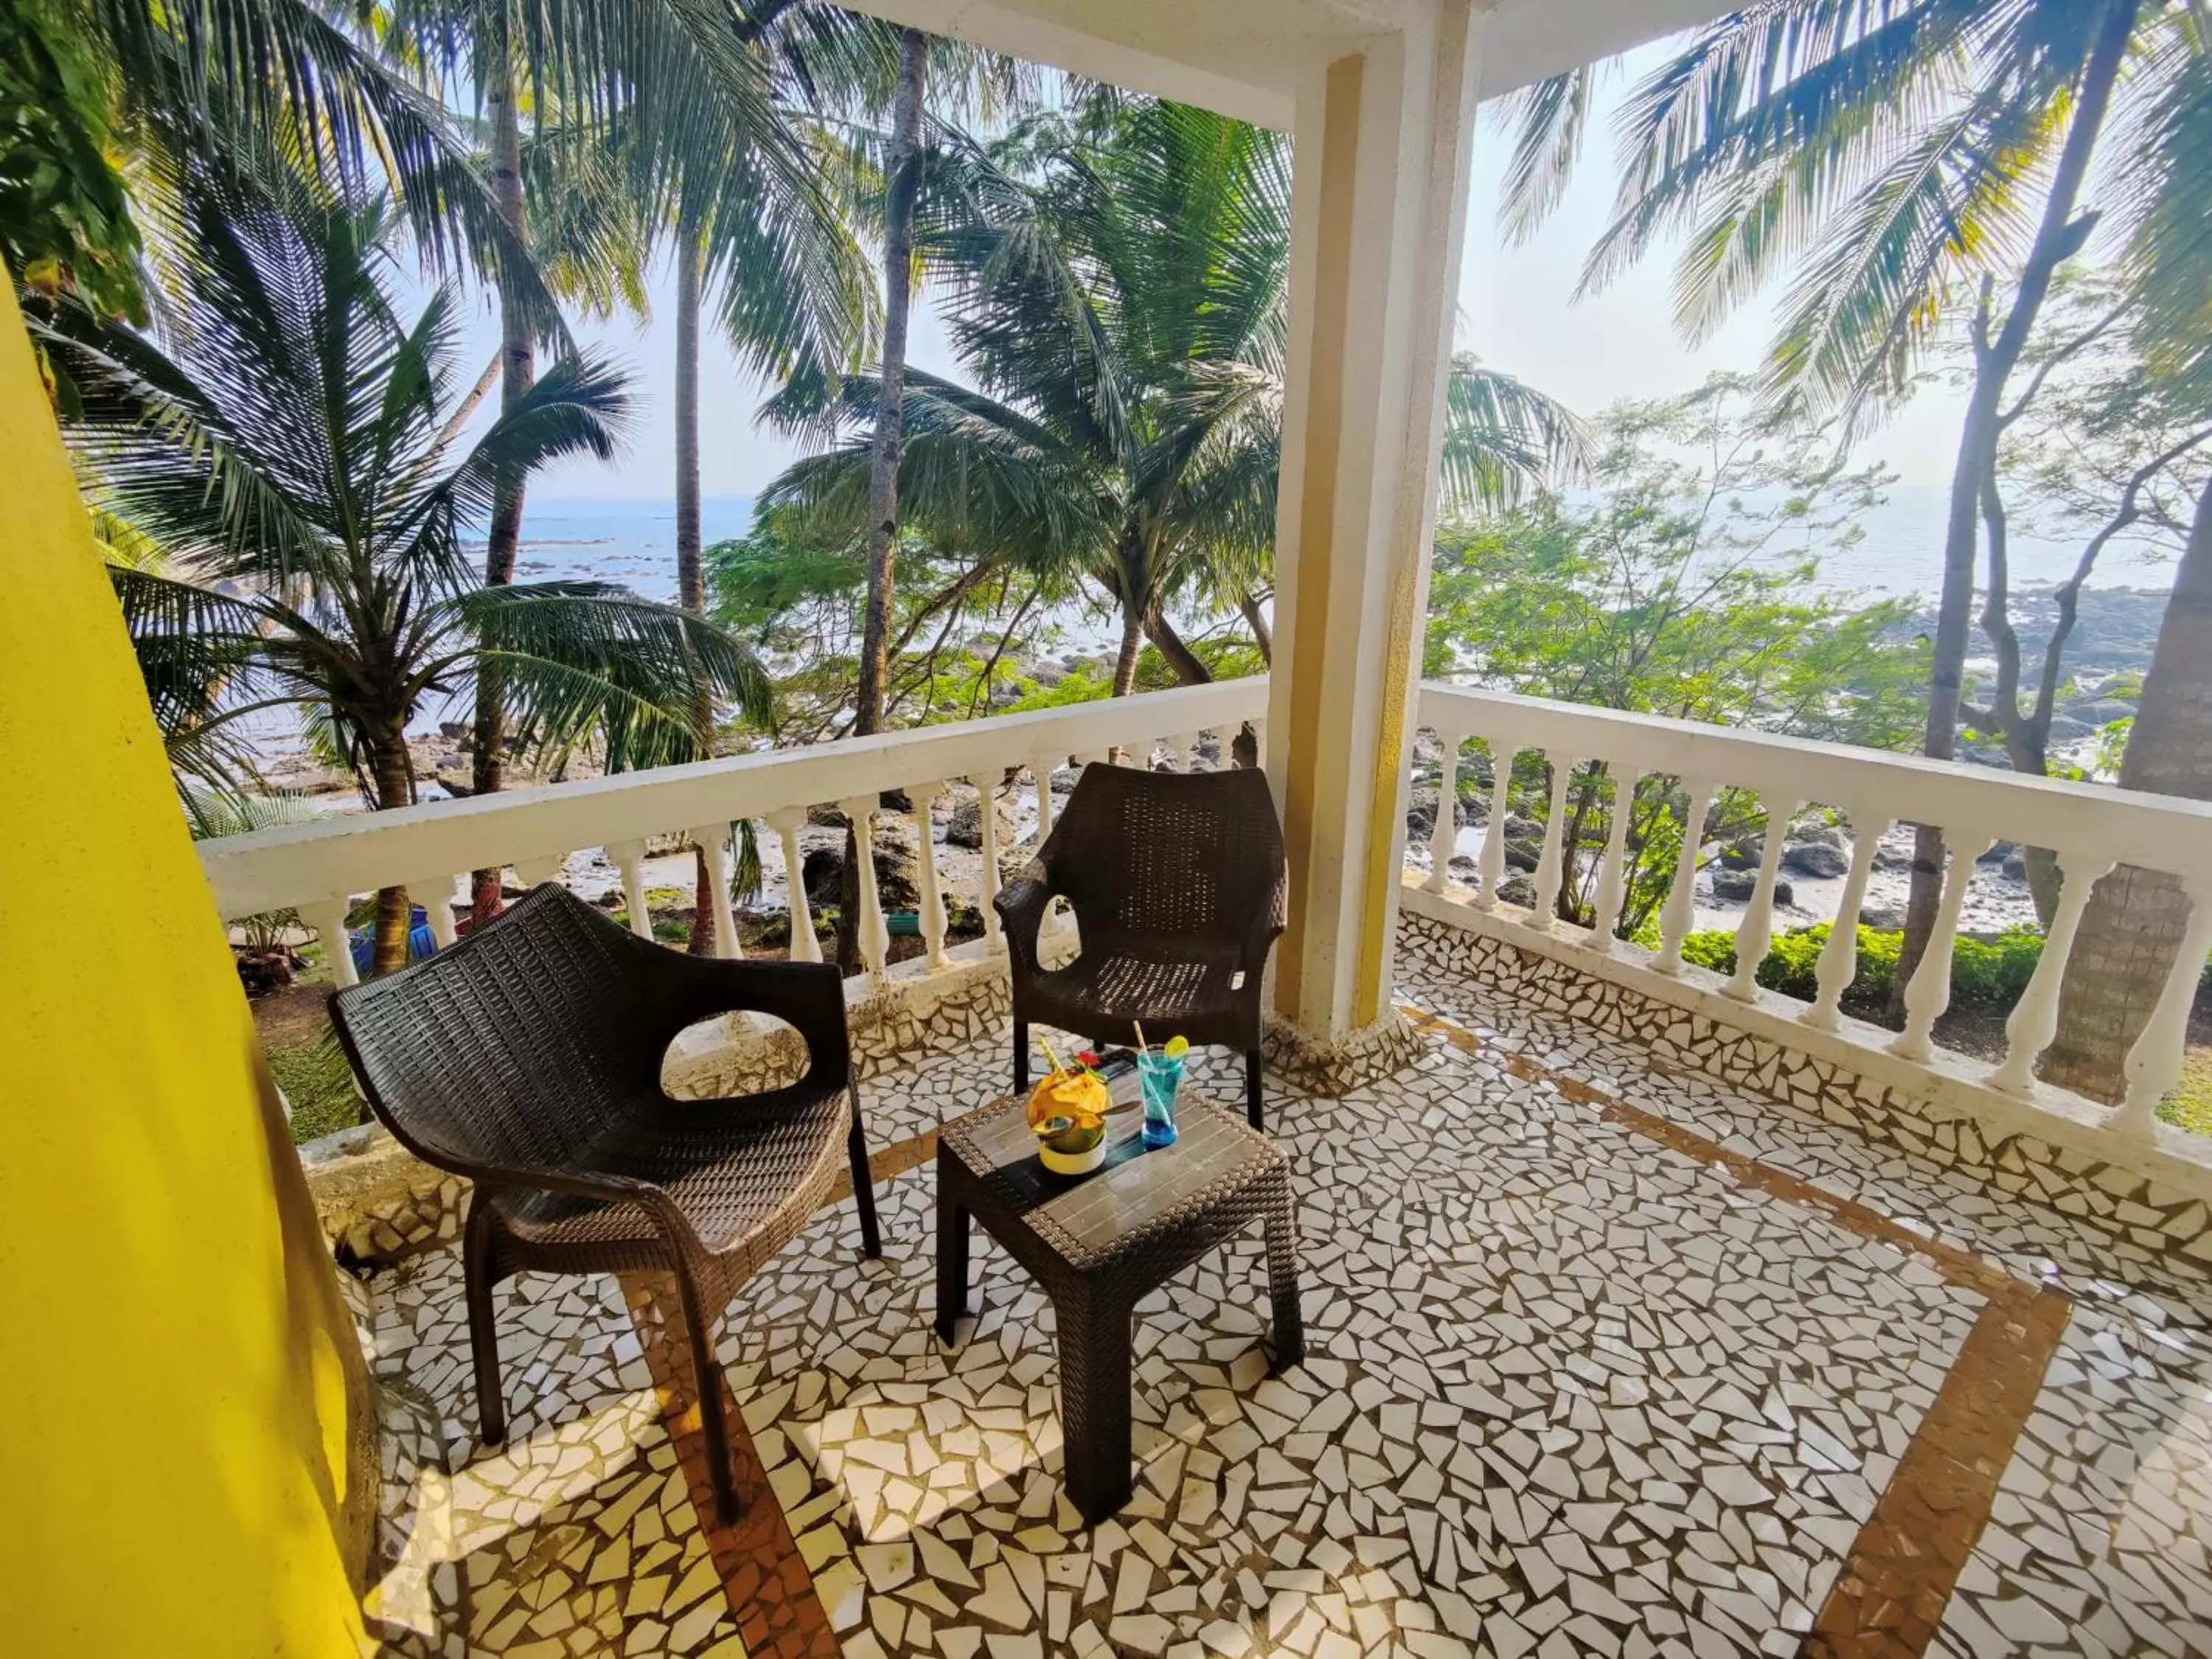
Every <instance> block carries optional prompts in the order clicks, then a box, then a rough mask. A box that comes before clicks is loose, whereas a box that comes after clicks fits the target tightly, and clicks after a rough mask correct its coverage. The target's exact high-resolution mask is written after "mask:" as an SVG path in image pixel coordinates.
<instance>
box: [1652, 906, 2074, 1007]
mask: <svg viewBox="0 0 2212 1659" xmlns="http://www.w3.org/2000/svg"><path fill="white" fill-rule="evenodd" d="M1827 944H1828V924H1827V923H1826V922H1825V921H1822V922H1815V923H1814V925H1813V926H1812V927H1796V928H1792V929H1791V930H1790V932H1788V933H1784V934H1783V935H1781V936H1780V937H1779V938H1778V939H1775V940H1774V941H1773V943H1772V944H1771V945H1770V946H1769V947H1768V949H1767V953H1766V960H1765V961H1764V962H1762V963H1759V983H1760V984H1761V985H1763V986H1765V987H1766V988H1767V989H1768V990H1770V991H1779V992H1781V993H1782V994H1784V996H1790V997H1796V998H1797V999H1798V1000H1800V1001H1803V1002H1810V1001H1812V1000H1814V998H1815V997H1817V996H1819V995H1820V952H1821V951H1823V950H1825V949H1826V947H1827ZM1904 948H1905V935H1904V934H1903V933H1877V932H1876V931H1875V929H1873V928H1871V927H1865V926H1863V925H1862V926H1861V927H1860V928H1859V959H1858V972H1857V975H1854V976H1853V978H1852V980H1851V991H1852V992H1853V993H1854V994H1857V995H1859V996H1862V997H1882V996H1887V995H1888V994H1889V991H1890V987H1892V986H1893V985H1894V984H1895V983H1896V981H1897V961H1898V957H1899V955H1900V954H1901V953H1902V952H1903V951H1904ZM2042 954H2043V935H2042V934H2041V933H2038V932H2036V930H2035V929H2033V927H2015V928H2012V929H2009V930H2008V931H2007V932H2006V933H2004V934H2003V935H2002V936H2001V937H2000V938H1998V939H1996V940H1994V941H1990V942H1988V943H1984V941H1982V940H1980V939H1960V940H1959V941H1958V943H1957V945H1955V946H1954V949H1953V951H1952V954H1951V997H1952V1000H1953V1001H1954V1002H1959V1003H1990V1004H1995V1005H1997V1006H2009V1005H2011V1004H2013V1003H2015V1002H2017V1001H2019V1000H2020V996H2021V992H2023V991H2025V990H2026V989H2027V981H2028V979H2029V977H2030V976H2031V975H2033V973H2034V972H2035V963H2036V959H2037V958H2038V957H2040V956H2041V955H2042ZM1682 958H1683V960H1684V961H1686V962H1693V963H1697V965H1698V966H1699V967H1700V968H1710V969H1712V970H1713V971H1714V972H1715V973H1717V974H1733V973H1734V972H1735V934H1734V933H1731V932H1729V931H1728V930H1726V929H1723V928H1714V929H1711V930H1710V931H1708V932H1705V933H1692V934H1691V935H1689V937H1687V938H1686V939H1684V940H1683V941H1682Z"/></svg>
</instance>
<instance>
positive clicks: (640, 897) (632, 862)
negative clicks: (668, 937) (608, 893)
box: [606, 838, 653, 939]
mask: <svg viewBox="0 0 2212 1659" xmlns="http://www.w3.org/2000/svg"><path fill="white" fill-rule="evenodd" d="M606 853H607V857H608V858H609V859H611V860H612V861H613V863H614V866H615V870H616V872H617V873H618V874H619V875H620V876H621V877H622V890H623V908H624V909H625V910H627V911H629V930H630V932H631V933H635V934H636V935H637V936H638V937H639V938H640V939H651V938H652V937H653V908H652V906H651V904H650V903H648V902H647V897H646V891H645V842H644V840H643V839H642V838H640V839H637V840H635V841H617V842H610V843H609V844H608V847H607V849H606Z"/></svg>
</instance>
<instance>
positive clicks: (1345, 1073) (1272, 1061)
mask: <svg viewBox="0 0 2212 1659" xmlns="http://www.w3.org/2000/svg"><path fill="white" fill-rule="evenodd" d="M1261 1052H1262V1053H1263V1054H1265V1055H1266V1056H1267V1073H1268V1076H1269V1078H1270V1079H1271V1080H1272V1079H1276V1078H1279V1079H1282V1080H1284V1081H1285V1082H1287V1083H1290V1084H1292V1085H1296V1086H1297V1088H1299V1089H1302V1090H1304V1091H1305V1092H1306V1093H1308V1094H1314V1095H1324V1096H1327V1097H1329V1098H1331V1099H1335V1098H1337V1097H1341V1096H1344V1095H1347V1094H1350V1093H1351V1092H1352V1091H1353V1090H1354V1089H1361V1088H1364V1087H1366V1086H1367V1085H1369V1084H1370V1083H1373V1082H1376V1080H1377V1079H1382V1078H1386V1077H1389V1076H1390V1075H1391V1074H1392V1073H1395V1072H1399V1071H1402V1070H1404V1069H1405V1067H1407V1066H1410V1065H1412V1064H1413V1061H1414V1060H1416V1059H1417V1058H1419V1054H1420V1052H1421V1040H1420V1038H1419V1036H1417V1035H1416V1034H1415V1033H1414V1030H1413V1027H1412V1026H1411V1025H1410V1024H1407V1021H1406V1020H1405V1018H1403V1017H1402V1016H1401V1015H1400V1014H1399V1013H1398V1012H1397V1011H1396V1010H1395V1009H1394V1010H1392V1011H1391V1012H1389V1013H1387V1014H1385V1015H1384V1016H1383V1018H1381V1019H1378V1020H1376V1022H1375V1024H1372V1025H1369V1026H1364V1027H1363V1028H1362V1029H1360V1030H1357V1031H1353V1032H1352V1033H1351V1034H1349V1035H1348V1036H1344V1037H1342V1038H1340V1039H1339V1040H1338V1041H1336V1042H1315V1041H1314V1040H1313V1039H1311V1038H1310V1037H1308V1036H1306V1035H1305V1034H1304V1032H1302V1031H1300V1030H1298V1029H1297V1027H1296V1026H1294V1025H1291V1024H1289V1023H1288V1022H1287V1021H1285V1020H1282V1019H1279V1018H1276V1017H1275V1016H1274V1015H1273V1014H1272V1013H1271V1014H1269V1015H1268V1016H1267V1030H1266V1032H1265V1034H1264V1036H1262V1038H1261Z"/></svg>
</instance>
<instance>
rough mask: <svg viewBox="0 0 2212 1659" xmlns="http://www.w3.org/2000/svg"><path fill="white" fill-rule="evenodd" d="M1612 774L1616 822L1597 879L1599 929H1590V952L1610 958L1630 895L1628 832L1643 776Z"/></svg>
mask: <svg viewBox="0 0 2212 1659" xmlns="http://www.w3.org/2000/svg"><path fill="white" fill-rule="evenodd" d="M1612 771H1613V820H1612V823H1610V824H1609V825H1608V826H1607V830H1606V837H1605V868H1604V869H1603V871H1601V872H1600V873H1599V875H1598V878H1597V897H1596V898H1595V900H1593V901H1592V902H1591V914H1592V915H1594V916H1595V918H1596V920H1597V926H1596V927H1594V928H1592V929H1591V930H1590V937H1589V944H1590V949H1592V950H1593V951H1597V952H1598V953H1599V954H1600V955H1601V956H1611V955H1612V954H1613V945H1615V944H1616V943H1618V941H1617V940H1616V939H1614V938H1613V926H1614V924H1615V923H1616V922H1618V921H1620V905H1621V901H1622V900H1623V899H1624V898H1626V896H1627V895H1628V829H1629V823H1630V821H1631V820H1632V819H1633V818H1634V817H1635V816H1636V786H1637V784H1638V782H1639V781H1642V778H1643V774H1642V773H1640V772H1637V771H1634V770H1624V769H1622V768H1620V767H1619V766H1615V767H1613V769H1612Z"/></svg>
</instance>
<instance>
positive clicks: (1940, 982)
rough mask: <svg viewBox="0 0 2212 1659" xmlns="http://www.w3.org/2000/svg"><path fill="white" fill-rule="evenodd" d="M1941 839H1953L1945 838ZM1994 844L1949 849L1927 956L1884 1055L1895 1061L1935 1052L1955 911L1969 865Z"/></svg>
mask: <svg viewBox="0 0 2212 1659" xmlns="http://www.w3.org/2000/svg"><path fill="white" fill-rule="evenodd" d="M1944 840H1945V841H1946V842H1952V841H1955V840H1957V838H1956V837H1954V836H1949V835H1946V836H1944ZM1994 846H1996V842H1995V841H1994V840H1993V839H1991V838H1990V837H1989V836H1980V837H1978V838H1970V839H1968V840H1965V841H1958V842H1957V845H1956V846H1955V847H1954V848H1952V851H1951V868H1950V870H1949V871H1948V873H1946V875H1945V876H1944V878H1943V902H1942V903H1941V904H1940V905H1938V906H1937V907H1936V927H1935V930H1934V931H1933V932H1932V933H1929V936H1928V951H1927V954H1926V955H1924V956H1923V957H1921V958H1920V965H1919V966H1918V967H1917V968H1915V969H1913V970H1912V982H1911V984H1909V985H1907V986H1906V987H1905V1030H1904V1031H1903V1033H1902V1034H1900V1035H1899V1036H1898V1038H1897V1040H1896V1041H1895V1042H1892V1043H1891V1044H1890V1045H1889V1052H1890V1053H1892V1054H1895V1055H1896V1056H1897V1057H1898V1058H1899V1059H1900V1060H1926V1059H1927V1058H1928V1057H1929V1055H1931V1054H1934V1053H1935V1052H1936V1044H1935V1041H1934V1035H1933V1034H1934V1032H1935V1030H1936V1021H1937V1020H1938V1019H1940V1018H1942V1014H1943V1011H1944V1010H1945V1009H1946V1008H1948V1007H1949V1006H1951V945H1952V942H1953V941H1954V939H1957V937H1958V933H1959V912H1960V910H1962V909H1964V908H1966V889H1967V888H1969V887H1971V886H1972V884H1973V881H1974V862H1975V860H1978V859H1979V858H1980V857H1981V855H1982V854H1984V853H1986V852H1988V851H1989V850H1990V848H1992V847H1994Z"/></svg>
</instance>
